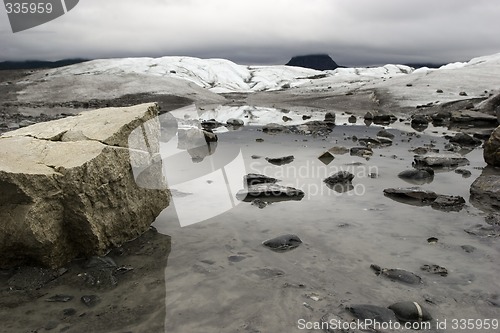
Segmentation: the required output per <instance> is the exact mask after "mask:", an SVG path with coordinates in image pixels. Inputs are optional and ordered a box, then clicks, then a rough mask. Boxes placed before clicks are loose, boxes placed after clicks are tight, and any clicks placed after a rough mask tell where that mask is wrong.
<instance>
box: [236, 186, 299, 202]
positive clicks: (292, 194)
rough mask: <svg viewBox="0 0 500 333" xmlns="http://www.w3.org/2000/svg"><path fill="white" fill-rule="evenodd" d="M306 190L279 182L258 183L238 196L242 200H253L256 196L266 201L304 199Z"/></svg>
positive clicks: (239, 192) (240, 192) (241, 191)
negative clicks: (278, 183) (281, 184)
mask: <svg viewBox="0 0 500 333" xmlns="http://www.w3.org/2000/svg"><path fill="white" fill-rule="evenodd" d="M303 197H304V192H303V191H302V190H298V189H296V188H293V187H286V186H280V185H277V184H257V185H251V186H248V188H247V189H243V190H240V191H238V193H236V198H237V199H238V200H242V201H250V202H251V201H253V200H254V199H256V198H260V199H266V201H284V200H302V198H303Z"/></svg>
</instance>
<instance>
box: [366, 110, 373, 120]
mask: <svg viewBox="0 0 500 333" xmlns="http://www.w3.org/2000/svg"><path fill="white" fill-rule="evenodd" d="M364 119H365V120H373V113H371V112H369V111H368V112H367V113H365V116H364Z"/></svg>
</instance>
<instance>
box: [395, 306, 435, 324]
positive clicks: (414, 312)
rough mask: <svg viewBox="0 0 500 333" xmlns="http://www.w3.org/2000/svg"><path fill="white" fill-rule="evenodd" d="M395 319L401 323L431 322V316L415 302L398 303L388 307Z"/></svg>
mask: <svg viewBox="0 0 500 333" xmlns="http://www.w3.org/2000/svg"><path fill="white" fill-rule="evenodd" d="M389 309H391V310H392V311H394V313H395V314H396V317H397V318H398V319H399V320H401V321H403V322H423V321H424V322H425V321H430V320H432V316H431V314H430V313H429V311H427V309H425V308H424V307H423V306H422V305H420V304H419V303H417V302H398V303H394V304H392V305H391V306H389Z"/></svg>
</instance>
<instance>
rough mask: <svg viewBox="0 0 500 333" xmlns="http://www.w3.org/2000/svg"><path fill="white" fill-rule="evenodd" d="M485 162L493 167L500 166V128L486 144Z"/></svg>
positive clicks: (499, 127)
mask: <svg viewBox="0 0 500 333" xmlns="http://www.w3.org/2000/svg"><path fill="white" fill-rule="evenodd" d="M483 154H484V160H485V162H486V163H488V164H489V165H492V166H497V167H498V166H500V126H498V127H497V128H496V129H495V131H493V133H492V134H491V136H490V138H489V139H488V141H486V143H485V144H484V151H483Z"/></svg>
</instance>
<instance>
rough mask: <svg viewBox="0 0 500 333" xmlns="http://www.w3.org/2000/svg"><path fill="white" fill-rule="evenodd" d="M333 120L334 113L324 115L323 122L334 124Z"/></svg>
mask: <svg viewBox="0 0 500 333" xmlns="http://www.w3.org/2000/svg"><path fill="white" fill-rule="evenodd" d="M335 118H336V115H335V112H327V113H326V114H325V121H327V122H335Z"/></svg>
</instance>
